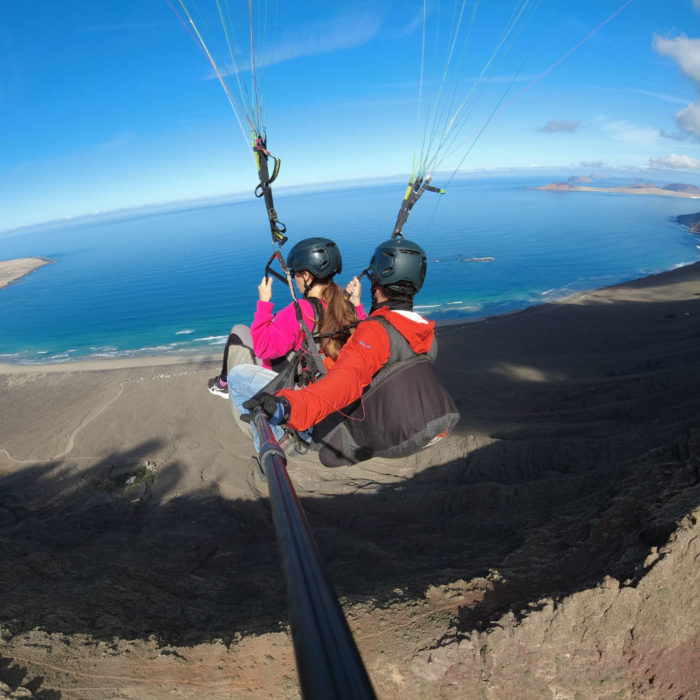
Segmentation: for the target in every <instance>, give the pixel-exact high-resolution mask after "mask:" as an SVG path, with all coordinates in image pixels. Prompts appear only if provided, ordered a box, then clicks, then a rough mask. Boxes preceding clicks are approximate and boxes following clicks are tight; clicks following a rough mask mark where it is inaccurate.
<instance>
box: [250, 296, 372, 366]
mask: <svg viewBox="0 0 700 700" xmlns="http://www.w3.org/2000/svg"><path fill="white" fill-rule="evenodd" d="M321 303H322V304H323V308H324V309H325V308H326V303H325V302H323V301H322V302H321ZM299 306H300V307H301V315H302V318H303V319H304V321H305V323H306V325H307V326H308V327H309V330H313V327H314V320H315V318H314V307H313V306H312V305H311V302H310V301H307V300H306V299H299ZM273 308H274V304H273V303H272V302H271V301H258V305H257V307H256V309H255V317H254V319H253V323H252V324H251V326H250V334H251V336H252V338H253V352H255V355H256V357H259V358H260V359H261V360H262V361H263V367H267V368H268V369H269V368H270V360H274V359H275V358H277V357H283V356H284V355H286V354H287V353H288V352H289V351H290V350H298V349H299V348H300V347H301V342H302V340H303V338H304V334H303V331H302V330H301V328H300V327H299V323H298V321H297V315H296V311H295V310H294V303H291V304H288V305H287V306H285V307H284V308H283V309H282V310H281V311H279V312H278V313H277V314H273V312H272V310H273ZM355 313H356V314H357V319H358V320H360V321H361V320H362V319H365V318H367V314H366V313H365V310H364V308H363V307H362V304H360V305H359V306H356V307H355Z"/></svg>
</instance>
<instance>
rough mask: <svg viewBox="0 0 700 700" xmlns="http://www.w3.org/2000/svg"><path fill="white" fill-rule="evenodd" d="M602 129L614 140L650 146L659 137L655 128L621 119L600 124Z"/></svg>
mask: <svg viewBox="0 0 700 700" xmlns="http://www.w3.org/2000/svg"><path fill="white" fill-rule="evenodd" d="M600 128H601V129H602V131H603V132H604V133H605V134H607V135H608V136H609V137H610V138H611V139H613V140H614V141H618V142H620V143H628V144H632V145H636V146H650V145H652V144H654V143H655V142H656V141H657V140H658V138H659V132H658V130H657V129H651V128H649V127H648V126H642V125H641V124H634V123H633V122H628V121H626V120H623V119H618V120H615V121H610V122H604V123H602V124H601V125H600Z"/></svg>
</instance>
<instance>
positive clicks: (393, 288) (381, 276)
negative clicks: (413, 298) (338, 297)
mask: <svg viewBox="0 0 700 700" xmlns="http://www.w3.org/2000/svg"><path fill="white" fill-rule="evenodd" d="M427 271H428V262H427V258H426V255H425V251H424V250H423V249H422V248H421V247H420V246H419V245H418V244H417V243H414V242H413V241H409V240H406V239H405V238H402V237H398V238H390V239H389V240H388V241H384V243H380V244H379V245H378V246H377V249H376V250H375V251H374V255H373V256H372V261H371V262H370V264H369V268H367V276H368V277H369V279H370V280H372V282H373V283H375V284H379V285H381V286H382V287H384V288H385V289H387V290H389V291H390V292H394V293H398V294H415V293H416V292H418V291H419V290H420V288H421V287H422V286H423V282H424V281H425V274H426V272H427Z"/></svg>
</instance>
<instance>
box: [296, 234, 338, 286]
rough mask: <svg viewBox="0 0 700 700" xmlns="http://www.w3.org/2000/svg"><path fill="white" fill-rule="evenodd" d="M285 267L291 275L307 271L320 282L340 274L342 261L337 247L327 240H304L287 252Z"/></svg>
mask: <svg viewBox="0 0 700 700" xmlns="http://www.w3.org/2000/svg"><path fill="white" fill-rule="evenodd" d="M287 267H288V268H289V271H290V272H291V273H292V274H294V273H296V272H302V270H308V271H309V272H310V273H311V274H312V275H313V276H314V277H316V278H317V279H321V280H322V279H325V278H326V277H332V276H333V275H337V274H340V272H341V271H342V269H343V259H342V258H341V257H340V250H339V249H338V246H337V245H336V244H335V242H334V241H331V240H330V239H329V238H305V239H304V240H303V241H299V243H297V244H296V245H295V246H294V247H293V248H292V249H291V250H290V251H289V255H288V256H287Z"/></svg>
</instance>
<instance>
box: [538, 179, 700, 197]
mask: <svg viewBox="0 0 700 700" xmlns="http://www.w3.org/2000/svg"><path fill="white" fill-rule="evenodd" d="M590 182H593V178H590V177H580V178H579V177H577V178H571V179H570V180H569V181H567V182H551V183H550V184H549V185H542V186H541V187H532V188H530V189H533V190H545V191H548V192H610V193H614V194H646V195H650V194H653V195H662V196H664V197H689V198H691V199H700V187H695V186H694V185H684V184H681V183H670V184H668V185H663V186H661V187H659V186H657V185H654V184H653V183H651V182H636V183H634V184H632V185H627V186H613V187H598V186H595V185H590V184H581V183H590Z"/></svg>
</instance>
